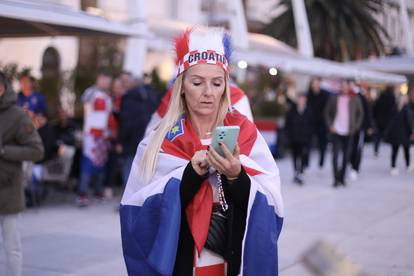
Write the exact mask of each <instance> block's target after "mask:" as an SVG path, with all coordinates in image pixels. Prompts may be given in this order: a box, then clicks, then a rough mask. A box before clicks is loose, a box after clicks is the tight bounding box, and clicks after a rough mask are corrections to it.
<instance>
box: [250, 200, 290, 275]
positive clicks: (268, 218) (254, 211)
mask: <svg viewBox="0 0 414 276" xmlns="http://www.w3.org/2000/svg"><path fill="white" fill-rule="evenodd" d="M282 224H283V218H281V217H279V216H278V215H276V213H275V210H274V207H273V206H270V205H269V204H268V203H267V199H266V196H265V195H264V194H262V193H260V192H257V193H256V197H255V199H254V202H253V205H252V208H251V211H250V217H249V224H248V230H247V233H246V240H245V245H244V257H243V275H245V276H256V275H260V276H267V275H271V276H275V275H278V263H277V239H278V238H279V234H280V231H281V230H282Z"/></svg>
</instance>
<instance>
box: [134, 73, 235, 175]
mask: <svg viewBox="0 0 414 276" xmlns="http://www.w3.org/2000/svg"><path fill="white" fill-rule="evenodd" d="M184 74H185V73H184ZM184 74H181V75H180V76H178V77H177V79H176V80H175V82H174V85H173V88H172V95H171V100H170V103H169V105H168V110H167V113H166V114H165V116H164V118H162V119H161V122H160V124H159V126H158V128H157V129H156V130H155V133H154V134H153V135H152V137H151V139H150V141H149V143H148V145H147V146H146V149H145V151H144V154H143V156H142V159H141V162H140V168H139V169H140V174H141V175H142V176H143V178H144V181H145V182H149V181H150V180H151V178H152V177H153V176H154V174H155V170H156V167H157V162H158V153H159V151H160V149H161V145H162V142H163V141H164V138H165V136H166V135H167V133H168V132H169V131H170V130H171V128H173V127H174V126H175V125H176V124H177V122H178V120H179V119H180V118H181V116H182V114H183V113H184V112H188V110H187V105H186V102H185V98H184V97H182V96H181V94H182V90H183V81H184ZM230 105H231V101H230V87H229V81H228V79H227V78H225V88H224V93H223V96H222V98H221V101H220V105H219V109H218V114H217V118H216V122H215V126H218V125H220V124H222V123H223V121H224V118H225V117H226V114H227V112H228V111H229V109H230Z"/></svg>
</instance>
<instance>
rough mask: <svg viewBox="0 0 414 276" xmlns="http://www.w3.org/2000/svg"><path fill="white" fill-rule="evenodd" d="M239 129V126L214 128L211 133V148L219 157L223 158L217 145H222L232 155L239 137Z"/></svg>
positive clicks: (222, 153) (221, 150) (221, 151)
mask: <svg viewBox="0 0 414 276" xmlns="http://www.w3.org/2000/svg"><path fill="white" fill-rule="evenodd" d="M239 132H240V127H239V126H219V127H216V129H215V130H214V133H213V140H212V142H211V147H213V148H214V150H215V151H216V152H217V153H218V154H220V156H222V157H225V155H224V152H223V149H222V148H221V147H220V145H219V143H223V144H225V145H226V147H227V148H228V149H229V151H230V152H231V153H233V151H234V148H235V147H236V144H237V138H238V137H239Z"/></svg>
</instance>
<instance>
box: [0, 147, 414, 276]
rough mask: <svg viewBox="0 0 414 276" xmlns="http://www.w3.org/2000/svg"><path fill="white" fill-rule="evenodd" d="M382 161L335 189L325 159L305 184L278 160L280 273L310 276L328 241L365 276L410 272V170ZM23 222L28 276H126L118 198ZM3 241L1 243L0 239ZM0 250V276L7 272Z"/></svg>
mask: <svg viewBox="0 0 414 276" xmlns="http://www.w3.org/2000/svg"><path fill="white" fill-rule="evenodd" d="M382 151H383V152H381V154H382V155H381V156H380V158H374V157H373V156H372V150H371V147H369V148H366V156H365V159H364V160H363V164H362V173H361V175H360V177H359V179H358V180H357V181H355V182H349V185H348V186H347V187H346V188H338V189H334V188H332V186H331V185H332V176H331V168H330V166H329V165H330V157H328V159H327V161H329V162H327V163H328V164H327V165H328V166H326V167H325V168H324V169H322V170H320V169H319V168H316V164H315V163H316V162H315V161H316V160H315V159H313V160H312V161H313V162H312V163H311V166H310V168H309V170H308V172H307V173H306V176H305V180H306V183H305V185H304V186H303V187H299V186H296V185H294V184H293V183H292V168H291V167H292V166H291V160H290V159H289V158H285V159H283V160H279V161H278V165H279V168H280V174H281V178H282V192H283V196H284V201H285V222H284V228H283V231H282V234H281V236H280V239H279V268H280V273H279V275H282V276H302V275H303V276H306V275H311V274H310V272H309V271H308V270H307V269H306V267H305V266H304V265H303V262H302V261H301V256H302V254H303V252H304V251H305V250H307V249H308V248H309V247H310V246H311V245H312V244H314V243H315V242H316V241H319V240H325V241H328V242H329V243H331V244H332V245H333V246H335V247H337V248H338V250H339V251H340V252H342V253H343V254H346V255H347V256H348V257H349V258H350V259H351V260H352V261H353V262H354V263H355V264H357V265H359V266H360V267H361V268H363V270H364V271H366V272H368V273H369V275H390V276H391V275H392V276H397V275H404V276H405V275H414V262H413V261H414V219H413V218H414V172H412V173H410V174H407V173H405V171H404V172H403V169H402V156H401V154H402V152H400V156H399V164H400V167H401V170H400V171H401V173H400V175H399V176H396V177H392V176H390V174H389V167H388V166H389V150H388V148H387V147H386V146H384V147H383V148H382ZM53 194H54V195H56V196H57V197H56V198H57V199H55V200H50V201H49V202H47V203H46V204H44V205H43V206H41V207H39V208H35V209H30V210H27V211H25V212H24V213H23V214H22V215H21V218H20V229H21V234H22V241H23V253H24V275H25V276H55V275H56V276H57V275H59V276H60V275H62V276H75V275H76V276H93V275H100V276H102V275H103V276H105V275H109V276H112V275H126V270H125V267H124V262H123V258H122V252H121V242H120V229H119V216H118V214H117V213H116V212H115V211H114V209H115V206H116V201H115V200H113V201H109V202H104V203H98V202H94V203H93V204H92V205H91V206H89V207H88V208H84V209H80V208H77V207H76V206H74V196H73V195H65V196H62V194H60V193H59V192H54V193H52V195H53ZM0 242H1V240H0ZM4 262H5V258H4V254H3V252H1V253H0V275H5V272H4Z"/></svg>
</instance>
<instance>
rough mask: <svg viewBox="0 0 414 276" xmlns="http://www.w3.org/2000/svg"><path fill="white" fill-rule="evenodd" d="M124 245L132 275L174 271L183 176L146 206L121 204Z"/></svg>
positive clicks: (126, 260)
mask: <svg viewBox="0 0 414 276" xmlns="http://www.w3.org/2000/svg"><path fill="white" fill-rule="evenodd" d="M120 216H121V234H122V248H123V252H124V258H125V263H126V266H127V270H128V275H148V276H152V275H154V276H159V275H172V273H173V269H174V264H175V257H176V253H177V244H178V236H179V232H180V221H181V205H180V180H178V179H176V178H171V179H170V180H169V181H168V183H167V185H166V186H165V189H164V193H162V194H156V195H153V196H151V197H148V198H147V199H146V200H145V202H144V204H143V206H132V205H121V209H120Z"/></svg>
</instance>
